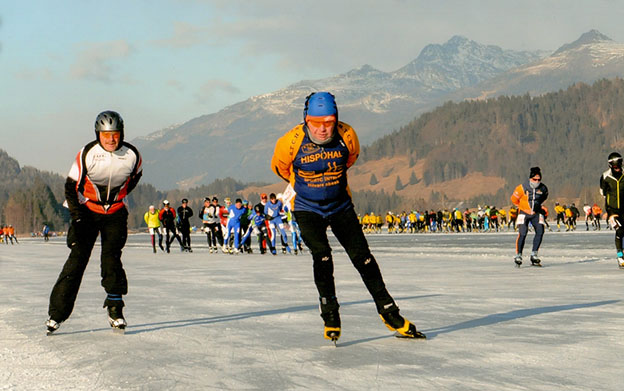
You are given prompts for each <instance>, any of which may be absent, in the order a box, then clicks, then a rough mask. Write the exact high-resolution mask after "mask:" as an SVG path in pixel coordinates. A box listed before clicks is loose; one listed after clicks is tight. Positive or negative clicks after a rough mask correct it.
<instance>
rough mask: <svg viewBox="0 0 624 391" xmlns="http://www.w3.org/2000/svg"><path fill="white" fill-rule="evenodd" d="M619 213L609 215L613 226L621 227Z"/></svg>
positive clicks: (610, 223)
mask: <svg viewBox="0 0 624 391" xmlns="http://www.w3.org/2000/svg"><path fill="white" fill-rule="evenodd" d="M617 218H618V215H611V216H609V225H611V227H613V228H620V222H619V221H618V220H617Z"/></svg>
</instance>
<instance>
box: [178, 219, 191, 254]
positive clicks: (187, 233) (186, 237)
mask: <svg viewBox="0 0 624 391" xmlns="http://www.w3.org/2000/svg"><path fill="white" fill-rule="evenodd" d="M180 231H182V247H184V248H191V225H190V224H188V223H187V224H181V225H180Z"/></svg>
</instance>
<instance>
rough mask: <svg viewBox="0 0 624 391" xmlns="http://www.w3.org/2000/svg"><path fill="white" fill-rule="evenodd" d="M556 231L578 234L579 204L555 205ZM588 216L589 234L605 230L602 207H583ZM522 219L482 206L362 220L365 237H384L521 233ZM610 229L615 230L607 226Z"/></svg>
mask: <svg viewBox="0 0 624 391" xmlns="http://www.w3.org/2000/svg"><path fill="white" fill-rule="evenodd" d="M542 208H543V211H544V213H545V219H544V224H545V225H546V229H548V230H549V231H551V232H552V231H554V230H555V227H551V226H550V224H549V223H548V209H547V208H546V207H545V206H543V207H542ZM554 211H555V216H556V230H557V232H561V231H562V230H565V231H566V232H567V231H575V230H576V229H577V220H578V218H579V217H580V212H579V210H578V208H577V207H576V205H575V203H571V204H570V205H566V204H564V205H560V204H559V202H555V207H554ZM583 211H584V213H585V226H586V230H587V231H589V230H590V227H591V229H593V230H600V229H601V223H600V222H601V220H606V215H604V214H603V211H602V208H601V207H600V206H598V204H593V205H592V206H590V205H588V204H585V205H584V206H583ZM517 218H518V208H517V207H515V206H514V205H512V206H511V207H509V209H507V210H505V209H504V208H501V209H498V208H496V207H495V206H487V205H486V206H483V207H481V206H478V207H477V208H472V209H471V208H466V209H465V210H464V211H461V210H459V208H454V209H452V210H449V209H443V210H438V211H435V210H430V211H427V210H425V211H419V210H414V211H411V212H405V211H403V212H401V213H392V211H389V212H387V213H386V215H385V217H382V216H381V215H380V214H377V215H376V214H375V213H374V212H371V213H370V214H369V213H366V214H365V215H364V216H361V217H360V224H361V225H362V229H363V231H364V232H365V233H382V232H383V227H384V226H386V229H387V231H386V232H388V233H397V234H398V233H425V232H443V233H450V232H501V231H510V230H512V231H517V230H518V227H517V226H516V220H517ZM606 227H607V228H608V229H612V227H611V225H610V224H609V223H608V222H607V225H606Z"/></svg>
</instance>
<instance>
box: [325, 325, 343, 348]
mask: <svg viewBox="0 0 624 391" xmlns="http://www.w3.org/2000/svg"><path fill="white" fill-rule="evenodd" d="M323 337H325V339H329V340H331V341H332V342H333V343H334V346H338V338H340V327H327V326H325V332H324V333H323Z"/></svg>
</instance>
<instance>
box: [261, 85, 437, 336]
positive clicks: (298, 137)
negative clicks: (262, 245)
mask: <svg viewBox="0 0 624 391" xmlns="http://www.w3.org/2000/svg"><path fill="white" fill-rule="evenodd" d="M359 153H360V144H359V141H358V138H357V135H356V134H355V131H354V130H353V128H352V127H351V126H349V125H348V124H346V123H344V122H341V121H338V107H337V105H336V101H335V99H334V96H333V95H332V94H330V93H329V92H316V93H313V94H310V95H309V96H308V97H307V99H306V101H305V105H304V110H303V123H301V124H299V125H297V126H295V127H294V128H293V129H291V130H290V131H288V132H287V133H286V134H285V135H284V136H282V137H281V138H280V139H279V140H278V141H277V143H276V145H275V151H274V153H273V158H272V159H271V169H272V170H273V172H275V174H276V175H278V176H279V177H280V178H282V179H284V180H285V181H286V182H288V183H289V186H290V187H292V189H293V190H294V193H295V195H294V197H292V199H291V201H290V204H291V206H292V211H293V213H294V214H295V218H296V219H297V222H298V223H299V228H300V229H301V236H302V238H303V241H304V243H305V244H306V246H307V247H308V248H309V249H310V252H311V254H312V260H313V269H314V283H315V284H316V287H317V290H318V292H319V296H320V309H321V318H322V319H323V321H324V323H325V330H324V333H323V335H324V337H325V338H327V339H331V340H332V341H334V342H335V341H337V340H338V338H339V337H340V333H341V323H340V315H339V312H338V308H339V307H340V306H339V304H338V299H337V298H336V287H335V283H334V264H333V260H332V253H331V251H332V250H331V247H330V246H329V241H328V238H327V228H328V227H331V229H332V232H333V233H334V235H335V236H336V238H337V239H338V241H339V242H340V244H341V245H342V246H343V247H344V248H345V250H346V252H347V254H348V256H349V258H350V259H351V262H352V263H353V265H354V266H355V268H356V269H357V270H358V272H359V273H360V276H361V277H362V280H363V281H364V285H366V288H367V289H368V291H369V293H370V294H371V296H372V297H373V300H374V301H375V305H376V307H377V312H378V313H379V315H380V316H381V319H382V321H383V322H384V323H385V325H386V326H387V327H388V328H389V329H390V330H392V331H397V332H398V335H399V336H402V337H407V338H425V335H424V334H423V333H421V332H419V331H417V330H416V327H415V326H414V324H412V323H411V322H410V321H408V320H407V319H405V318H404V317H402V316H401V315H400V314H399V307H398V306H397V305H396V303H395V302H394V299H393V298H392V296H390V293H388V290H387V289H386V286H385V283H384V281H383V277H382V276H381V271H380V270H379V266H378V264H377V261H376V260H375V257H373V255H372V254H371V252H370V249H369V248H368V242H367V241H366V238H365V237H364V233H363V232H362V229H361V228H360V225H359V220H358V217H357V214H356V213H355V210H354V207H353V202H352V201H351V192H350V190H349V187H348V184H347V169H348V168H349V167H351V166H352V165H353V164H354V163H355V161H356V160H357V158H358V155H359Z"/></svg>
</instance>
